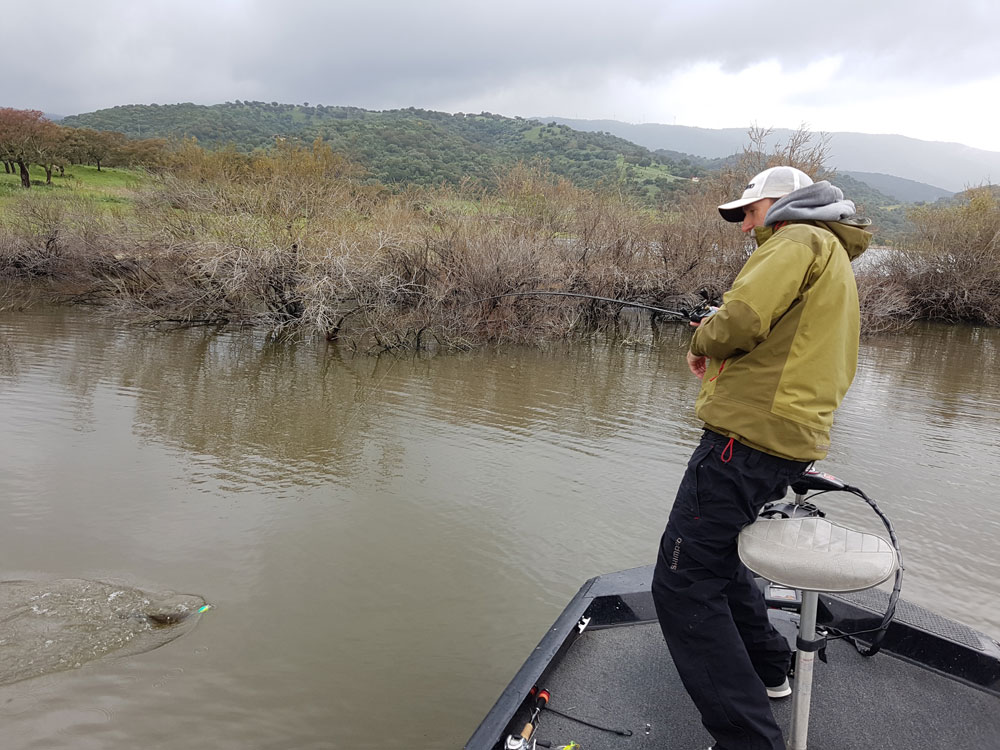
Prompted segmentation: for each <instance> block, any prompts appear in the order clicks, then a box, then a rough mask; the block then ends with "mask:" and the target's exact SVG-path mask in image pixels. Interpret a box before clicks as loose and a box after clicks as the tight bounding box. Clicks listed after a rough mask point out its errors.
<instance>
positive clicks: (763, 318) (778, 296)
mask: <svg viewBox="0 0 1000 750" xmlns="http://www.w3.org/2000/svg"><path fill="white" fill-rule="evenodd" d="M815 259H816V255H815V252H814V250H813V248H812V247H810V246H809V245H806V244H804V243H801V242H797V241H795V240H788V239H785V238H782V237H778V236H772V238H771V239H770V240H769V241H768V242H765V243H764V244H763V245H761V246H760V247H759V248H758V249H757V250H756V252H754V253H753V255H751V256H750V259H749V260H748V261H747V263H746V265H745V266H743V270H742V271H740V273H739V275H738V276H737V277H736V280H735V281H734V282H733V286H732V288H731V289H730V290H729V291H728V292H726V294H725V295H724V297H723V304H722V307H720V308H719V310H718V312H716V313H715V315H713V316H711V317H710V318H708V319H707V320H706V321H705V322H704V323H702V324H701V325H700V326H699V327H698V329H697V330H696V331H695V332H694V338H693V339H692V340H691V353H692V354H696V355H698V356H706V357H711V358H712V359H729V358H730V357H733V356H736V355H738V354H745V353H746V352H749V351H750V350H751V349H753V348H754V347H755V346H757V344H759V343H760V342H761V341H763V340H764V339H766V338H767V336H768V334H769V333H770V332H771V327H772V326H773V325H774V323H775V321H777V320H778V319H779V318H780V317H781V316H782V315H784V314H785V312H786V311H787V310H788V308H789V307H791V306H792V304H793V303H794V302H795V300H797V299H798V298H799V297H800V296H801V294H802V292H803V291H804V290H805V288H806V285H807V283H808V279H809V277H810V271H811V269H812V267H813V264H814V262H815Z"/></svg>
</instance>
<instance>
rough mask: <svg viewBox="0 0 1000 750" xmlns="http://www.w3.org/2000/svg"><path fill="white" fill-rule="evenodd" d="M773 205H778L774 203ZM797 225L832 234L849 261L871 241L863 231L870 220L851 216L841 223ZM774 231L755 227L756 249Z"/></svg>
mask: <svg viewBox="0 0 1000 750" xmlns="http://www.w3.org/2000/svg"><path fill="white" fill-rule="evenodd" d="M774 205H778V204H777V203H775V204H774ZM797 223H800V224H810V225H812V226H814V227H820V228H821V229H825V230H826V231H828V232H830V233H831V234H833V236H834V237H836V238H837V241H838V242H840V244H841V246H842V247H843V248H844V250H846V251H847V257H848V258H850V259H851V260H854V259H855V258H857V257H858V256H859V255H861V253H863V252H864V251H865V250H867V249H868V245H869V243H870V242H871V241H872V233H871V232H869V231H866V229H865V227H868V226H870V225H871V223H872V222H871V219H859V218H855V217H853V216H852V217H848V218H846V219H844V220H843V221H802V222H797ZM776 231H778V230H777V229H775V228H774V227H773V226H767V227H757V228H756V229H754V235H755V236H756V237H757V247H760V246H761V245H763V244H764V243H765V242H767V241H768V240H769V239H771V235H773V234H774V233H775V232H776Z"/></svg>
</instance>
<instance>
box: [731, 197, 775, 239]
mask: <svg viewBox="0 0 1000 750" xmlns="http://www.w3.org/2000/svg"><path fill="white" fill-rule="evenodd" d="M777 200H778V199H777V198H761V199H760V200H759V201H754V202H753V203H751V204H749V205H747V206H744V207H743V224H741V225H740V229H742V230H743V231H744V232H752V231H753V230H754V227H762V226H764V217H765V216H767V209H769V208H770V207H771V206H773V205H774V204H775V202H776V201H777Z"/></svg>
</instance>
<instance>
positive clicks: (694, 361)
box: [687, 349, 708, 378]
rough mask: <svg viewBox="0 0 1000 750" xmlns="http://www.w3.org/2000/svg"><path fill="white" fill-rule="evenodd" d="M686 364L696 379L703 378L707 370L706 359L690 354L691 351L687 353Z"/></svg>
mask: <svg viewBox="0 0 1000 750" xmlns="http://www.w3.org/2000/svg"><path fill="white" fill-rule="evenodd" d="M687 363H688V369H689V370H691V372H692V373H694V375H695V376H696V377H698V378H703V377H705V370H706V369H708V357H702V356H699V355H697V354H692V353H691V350H690V349H689V350H688V353H687Z"/></svg>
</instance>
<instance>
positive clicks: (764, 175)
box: [719, 167, 813, 221]
mask: <svg viewBox="0 0 1000 750" xmlns="http://www.w3.org/2000/svg"><path fill="white" fill-rule="evenodd" d="M812 184H813V181H812V178H811V177H810V176H809V175H807V174H806V173H805V172H803V171H802V170H801V169H796V168H795V167H771V168H770V169H765V170H764V171H763V172H761V173H760V174H759V175H757V176H756V177H754V178H753V179H752V180H750V182H749V184H748V185H747V188H746V190H744V191H743V197H742V198H740V199H739V200H735V201H730V202H729V203H723V204H722V205H721V206H719V213H720V214H722V218H723V219H725V220H726V221H743V207H744V206H749V205H750V204H751V203H756V202H757V201H759V200H760V199H761V198H783V197H784V196H786V195H788V194H789V193H791V192H792V191H794V190H798V189H799V188H802V187H805V186H806V185H812Z"/></svg>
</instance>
